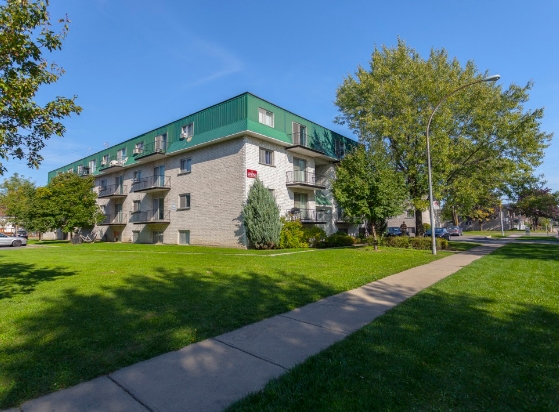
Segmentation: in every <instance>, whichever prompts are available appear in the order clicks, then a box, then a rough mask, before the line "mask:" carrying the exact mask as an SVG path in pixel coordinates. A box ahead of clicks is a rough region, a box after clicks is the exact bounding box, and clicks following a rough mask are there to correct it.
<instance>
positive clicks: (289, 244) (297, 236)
mask: <svg viewBox="0 0 559 412" xmlns="http://www.w3.org/2000/svg"><path fill="white" fill-rule="evenodd" d="M279 247H280V249H297V248H302V247H309V244H308V243H307V242H305V232H304V231H303V224H302V223H301V222H299V221H298V220H295V221H286V222H283V225H282V228H281V233H280V241H279Z"/></svg>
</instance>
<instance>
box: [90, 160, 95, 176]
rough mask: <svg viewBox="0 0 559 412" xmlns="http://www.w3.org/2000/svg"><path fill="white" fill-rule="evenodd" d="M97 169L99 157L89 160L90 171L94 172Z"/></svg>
mask: <svg viewBox="0 0 559 412" xmlns="http://www.w3.org/2000/svg"><path fill="white" fill-rule="evenodd" d="M96 170H97V159H92V160H90V161H89V173H90V174H93V173H95V171H96Z"/></svg>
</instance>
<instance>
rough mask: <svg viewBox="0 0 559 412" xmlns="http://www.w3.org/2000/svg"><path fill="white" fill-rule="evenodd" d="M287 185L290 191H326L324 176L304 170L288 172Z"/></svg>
mask: <svg viewBox="0 0 559 412" xmlns="http://www.w3.org/2000/svg"><path fill="white" fill-rule="evenodd" d="M285 184H286V186H287V187H288V188H290V189H306V190H323V189H326V179H325V178H324V176H320V175H318V176H317V175H316V174H314V173H310V172H303V171H302V170H294V171H290V172H286V180H285Z"/></svg>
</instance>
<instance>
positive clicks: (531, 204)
mask: <svg viewBox="0 0 559 412" xmlns="http://www.w3.org/2000/svg"><path fill="white" fill-rule="evenodd" d="M514 206H515V209H516V210H517V211H518V212H520V213H521V214H523V215H526V216H527V217H530V218H531V219H532V223H533V224H534V225H535V226H538V224H539V220H540V219H542V218H549V219H555V218H557V217H558V216H559V192H555V193H553V192H552V191H551V189H549V188H547V187H543V186H540V187H531V188H526V189H524V190H523V191H522V192H520V193H519V195H518V201H517V202H516V204H515V205H514Z"/></svg>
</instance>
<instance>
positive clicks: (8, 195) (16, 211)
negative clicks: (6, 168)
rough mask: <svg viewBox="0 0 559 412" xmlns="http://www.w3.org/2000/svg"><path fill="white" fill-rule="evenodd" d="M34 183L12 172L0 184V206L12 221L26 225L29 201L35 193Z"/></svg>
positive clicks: (19, 224)
mask: <svg viewBox="0 0 559 412" xmlns="http://www.w3.org/2000/svg"><path fill="white" fill-rule="evenodd" d="M35 190H36V187H35V183H33V182H31V181H30V180H29V179H26V178H25V177H24V176H20V175H18V174H17V173H14V174H13V175H12V176H10V177H9V178H8V179H4V181H3V182H2V183H1V184H0V208H1V209H2V210H3V211H4V213H5V214H6V216H9V217H10V220H11V221H12V223H14V224H16V225H18V226H25V227H27V226H28V222H29V211H30V208H31V202H32V199H33V196H34V195H35Z"/></svg>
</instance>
